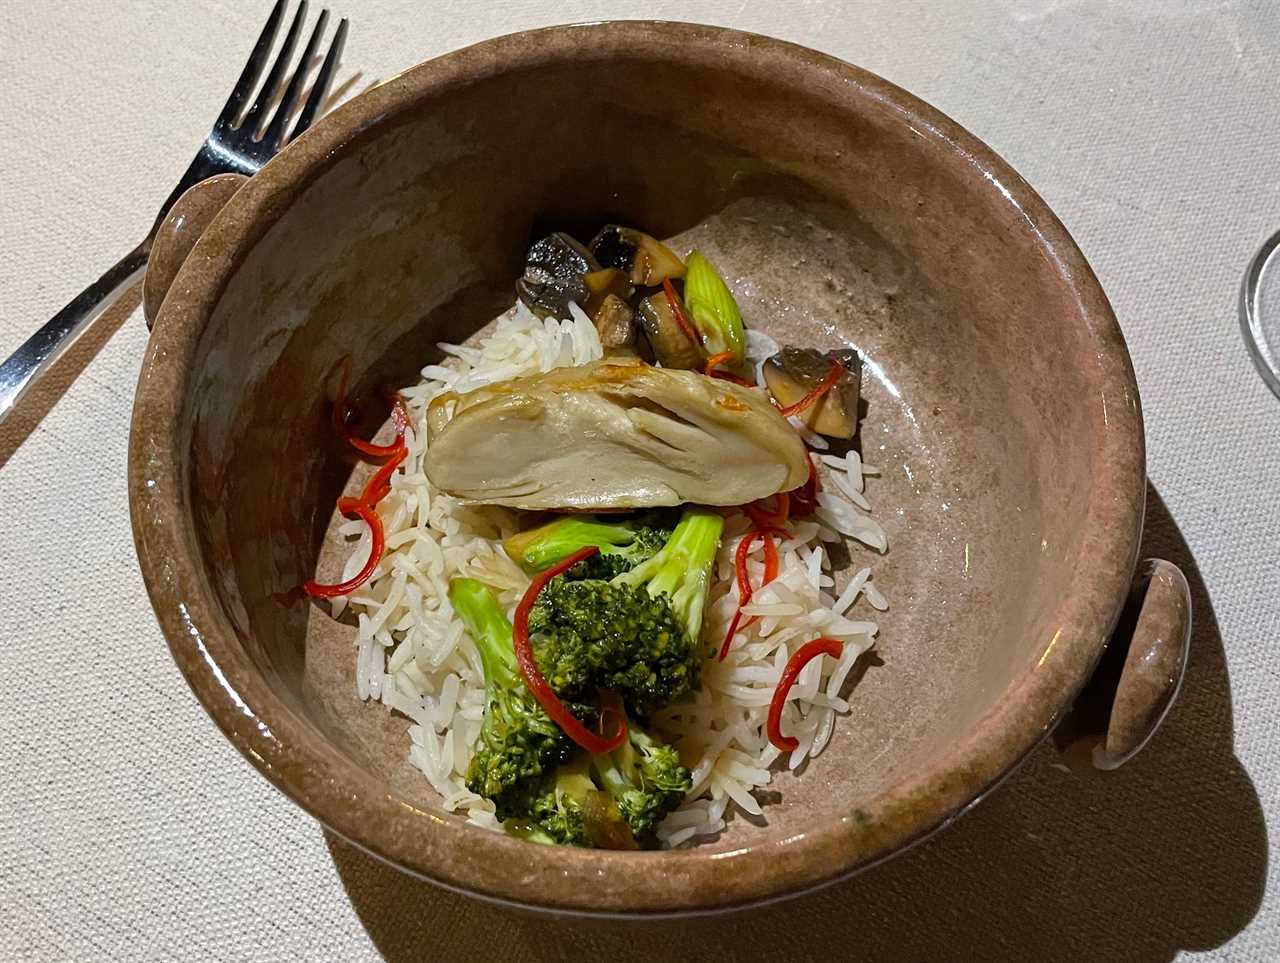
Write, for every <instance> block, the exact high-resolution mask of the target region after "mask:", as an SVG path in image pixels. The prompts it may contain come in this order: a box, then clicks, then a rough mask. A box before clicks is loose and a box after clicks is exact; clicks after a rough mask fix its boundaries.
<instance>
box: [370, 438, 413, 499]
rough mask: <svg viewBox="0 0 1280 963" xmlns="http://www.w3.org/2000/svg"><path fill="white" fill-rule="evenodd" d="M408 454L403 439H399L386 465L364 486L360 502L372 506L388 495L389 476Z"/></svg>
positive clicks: (389, 489)
mask: <svg viewBox="0 0 1280 963" xmlns="http://www.w3.org/2000/svg"><path fill="white" fill-rule="evenodd" d="M408 454H409V449H408V448H406V447H405V446H404V439H403V438H401V439H399V444H397V445H396V447H395V448H394V449H393V454H392V456H391V457H390V458H389V459H387V463H386V464H385V465H383V466H382V467H381V468H379V469H378V470H377V471H376V472H374V474H373V477H371V478H370V479H369V481H368V483H367V484H366V485H365V486H364V491H363V492H361V493H360V501H362V502H364V503H365V504H366V505H370V506H373V505H377V504H378V502H380V501H382V499H383V498H385V497H386V496H387V495H388V494H390V492H391V476H392V474H394V473H395V470H396V469H397V468H399V467H400V465H401V464H402V463H403V462H404V459H405V456H406V455H408Z"/></svg>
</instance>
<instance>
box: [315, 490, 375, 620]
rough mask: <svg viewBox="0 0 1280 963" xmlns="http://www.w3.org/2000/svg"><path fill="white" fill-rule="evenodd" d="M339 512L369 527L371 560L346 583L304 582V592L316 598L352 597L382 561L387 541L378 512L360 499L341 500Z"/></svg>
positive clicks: (339, 500)
mask: <svg viewBox="0 0 1280 963" xmlns="http://www.w3.org/2000/svg"><path fill="white" fill-rule="evenodd" d="M338 511H340V512H342V514H344V515H351V516H355V517H357V518H360V519H363V520H364V523H365V524H366V525H368V526H369V531H370V532H371V533H372V535H373V542H372V544H371V545H370V546H369V559H368V561H366V562H365V563H364V567H363V568H362V569H360V571H359V572H357V573H356V574H355V575H353V576H352V577H351V578H349V579H347V580H346V581H345V582H339V583H338V584H336V585H322V584H321V583H319V582H317V581H315V580H314V579H311V580H308V581H306V582H303V583H302V590H303V591H304V592H306V593H307V594H308V595H311V596H314V597H316V598H322V599H331V598H334V597H335V596H338V595H350V594H351V593H352V592H354V591H355V590H356V589H358V588H359V587H360V586H361V585H363V584H364V583H365V582H367V581H368V580H369V576H370V575H372V574H373V570H374V569H375V568H377V567H378V562H379V561H381V560H382V549H383V547H384V546H385V544H386V539H385V537H384V536H383V532H382V519H381V518H379V517H378V510H377V509H376V508H375V507H374V506H373V505H371V504H369V503H368V502H365V501H363V500H362V499H359V498H339V499H338Z"/></svg>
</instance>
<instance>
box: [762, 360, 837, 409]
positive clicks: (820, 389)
mask: <svg viewBox="0 0 1280 963" xmlns="http://www.w3.org/2000/svg"><path fill="white" fill-rule="evenodd" d="M843 374H844V365H842V364H841V363H840V362H839V361H837V360H836V359H835V358H832V359H831V371H830V372H828V373H827V376H826V377H825V378H823V379H822V380H821V381H820V382H818V384H816V385H815V386H814V387H813V389H812V390H811V391H809V392H808V393H807V394H806V395H805V396H804V397H803V398H801V399H800V400H799V401H797V402H796V403H795V404H793V405H787V406H786V407H785V408H779V409H778V413H779V414H781V415H782V417H784V418H790V417H791V416H792V415H798V414H800V412H802V411H804V410H805V409H806V408H808V407H809V406H810V405H812V404H813V403H814V402H815V401H817V400H818V399H819V398H821V397H822V396H823V395H825V394H826V393H827V392H828V391H830V390H831V389H832V388H834V387H835V384H836V382H837V381H839V380H840V378H841V376H842V375H843Z"/></svg>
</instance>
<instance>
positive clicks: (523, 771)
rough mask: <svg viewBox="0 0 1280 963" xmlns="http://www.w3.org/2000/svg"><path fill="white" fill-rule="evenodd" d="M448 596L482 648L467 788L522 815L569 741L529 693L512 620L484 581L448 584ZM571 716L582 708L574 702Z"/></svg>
mask: <svg viewBox="0 0 1280 963" xmlns="http://www.w3.org/2000/svg"><path fill="white" fill-rule="evenodd" d="M449 601H450V603H451V604H452V605H453V610H454V611H455V612H456V613H457V614H458V616H459V617H460V618H461V619H462V621H463V623H464V624H465V625H466V627H467V632H468V633H469V634H470V635H471V638H472V640H473V641H474V642H475V644H476V648H477V649H478V650H479V653H480V663H481V666H482V668H483V669H484V686H485V713H484V722H483V724H482V725H481V728H480V735H479V737H478V738H477V739H476V743H475V746H474V747H473V748H472V756H471V764H470V766H469V767H468V768H467V780H466V782H467V788H468V789H470V790H471V791H472V792H474V793H476V794H477V795H480V796H484V797H485V798H486V799H491V800H493V803H494V806H495V808H496V810H497V816H498V818H499V819H504V818H506V817H507V816H508V815H519V814H522V813H523V812H524V811H525V810H526V809H527V808H528V805H529V803H528V800H529V797H530V795H531V794H532V793H534V792H536V791H537V788H538V781H539V780H540V778H541V777H542V775H543V773H544V772H550V771H552V770H554V769H555V767H556V766H558V765H559V764H560V763H562V762H565V761H566V760H567V759H568V758H569V757H570V755H571V754H572V753H573V750H574V745H573V742H572V741H571V740H570V739H569V737H568V736H566V735H565V734H564V733H563V732H562V731H561V729H560V727H559V726H557V725H556V724H555V723H554V722H553V721H552V720H551V717H550V716H548V715H547V713H546V711H545V710H543V708H542V706H540V705H539V704H538V701H537V700H536V699H535V698H534V697H533V693H531V692H530V691H529V689H528V687H527V686H525V684H524V679H523V678H522V677H521V675H520V669H519V666H518V665H517V663H516V657H515V649H514V648H513V646H512V641H511V623H510V622H509V621H508V620H507V616H506V613H504V612H503V611H502V609H501V608H500V607H499V606H498V601H497V599H495V598H494V597H493V593H491V592H490V591H489V590H488V589H487V588H486V587H485V586H484V585H483V584H482V583H480V582H477V581H476V580H475V579H469V578H459V579H454V580H453V581H452V582H450V583H449ZM571 711H574V712H575V715H576V714H578V713H580V712H582V711H583V710H582V707H580V706H578V707H572V708H571Z"/></svg>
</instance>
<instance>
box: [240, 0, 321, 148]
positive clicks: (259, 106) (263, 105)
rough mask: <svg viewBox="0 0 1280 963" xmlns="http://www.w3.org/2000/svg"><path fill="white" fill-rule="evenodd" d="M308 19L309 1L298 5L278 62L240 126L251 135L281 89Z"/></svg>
mask: <svg viewBox="0 0 1280 963" xmlns="http://www.w3.org/2000/svg"><path fill="white" fill-rule="evenodd" d="M306 18H307V0H302V2H301V3H300V4H298V12H297V13H295V14H294V15H293V23H291V24H289V32H288V33H287V34H285V37H284V44H283V45H282V46H281V47H280V52H279V53H278V54H276V62H275V63H273V64H272V65H271V71H270V72H269V73H268V74H267V79H266V80H264V81H263V82H262V89H261V90H259V91H258V96H257V97H256V98H255V99H254V101H253V106H252V107H250V108H249V113H247V114H245V117H244V120H243V121H241V122H240V126H241V127H243V128H244V129H245V130H246V131H248V132H249V133H250V134H252V133H253V132H254V131H255V130H257V129H258V125H259V124H260V123H262V115H263V113H264V112H265V111H266V109H267V108H268V107H269V106H270V105H271V100H272V98H274V97H275V95H276V91H277V90H278V89H279V88H280V80H281V78H282V77H283V76H284V72H285V70H287V69H288V67H289V61H291V60H292V59H293V48H294V47H296V46H297V45H298V34H300V33H301V32H302V24H303V21H305V20H306Z"/></svg>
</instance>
